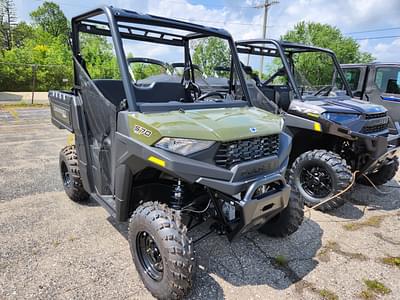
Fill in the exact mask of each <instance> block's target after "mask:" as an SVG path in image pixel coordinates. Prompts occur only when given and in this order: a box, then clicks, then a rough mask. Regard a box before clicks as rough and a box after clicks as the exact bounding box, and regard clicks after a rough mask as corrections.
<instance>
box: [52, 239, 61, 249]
mask: <svg viewBox="0 0 400 300" xmlns="http://www.w3.org/2000/svg"><path fill="white" fill-rule="evenodd" d="M60 245H61V242H60V241H58V240H56V241H53V246H54V248H57V247H58V246H60Z"/></svg>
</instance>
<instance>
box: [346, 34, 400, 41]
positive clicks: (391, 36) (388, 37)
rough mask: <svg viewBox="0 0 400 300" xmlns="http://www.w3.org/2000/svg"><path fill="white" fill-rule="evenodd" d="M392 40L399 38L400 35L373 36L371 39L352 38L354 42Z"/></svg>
mask: <svg viewBox="0 0 400 300" xmlns="http://www.w3.org/2000/svg"><path fill="white" fill-rule="evenodd" d="M394 38H400V35H386V36H373V37H363V38H353V39H355V40H356V41H361V40H381V39H394Z"/></svg>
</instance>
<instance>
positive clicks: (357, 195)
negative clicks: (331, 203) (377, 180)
mask: <svg viewBox="0 0 400 300" xmlns="http://www.w3.org/2000/svg"><path fill="white" fill-rule="evenodd" d="M378 189H379V190H380V191H382V192H383V193H381V192H378V191H377V190H376V189H375V188H373V187H372V186H365V185H361V184H358V185H356V186H355V187H354V189H353V190H352V192H351V194H350V195H349V196H348V197H347V198H348V201H349V202H348V203H346V204H345V205H344V206H342V207H340V208H338V209H337V210H335V211H332V212H331V213H330V214H331V215H333V216H335V217H338V218H343V219H361V218H362V217H363V216H364V213H365V209H368V210H382V211H391V210H396V209H399V208H400V184H399V182H398V181H397V180H392V181H390V182H388V183H387V184H385V185H382V186H379V187H378Z"/></svg>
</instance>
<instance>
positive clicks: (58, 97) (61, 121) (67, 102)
mask: <svg viewBox="0 0 400 300" xmlns="http://www.w3.org/2000/svg"><path fill="white" fill-rule="evenodd" d="M75 97H76V96H75V95H73V94H72V93H68V92H60V91H49V102H50V111H51V122H52V123H53V124H54V125H55V126H56V127H58V128H60V129H67V130H68V131H70V132H73V131H74V130H73V126H72V115H71V104H72V103H73V101H74V98H75Z"/></svg>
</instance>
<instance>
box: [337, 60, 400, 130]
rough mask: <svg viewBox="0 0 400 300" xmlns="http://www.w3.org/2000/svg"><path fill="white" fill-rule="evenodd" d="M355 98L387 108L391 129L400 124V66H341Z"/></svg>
mask: <svg viewBox="0 0 400 300" xmlns="http://www.w3.org/2000/svg"><path fill="white" fill-rule="evenodd" d="M340 66H341V67H342V69H343V73H344V75H345V77H346V80H347V82H348V83H349V86H350V89H351V91H352V92H353V97H354V98H356V99H360V100H365V101H368V102H370V103H374V104H380V105H383V106H384V107H386V109H387V110H388V113H389V117H390V127H392V128H395V122H400V64H399V63H380V62H374V63H369V64H344V65H340Z"/></svg>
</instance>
